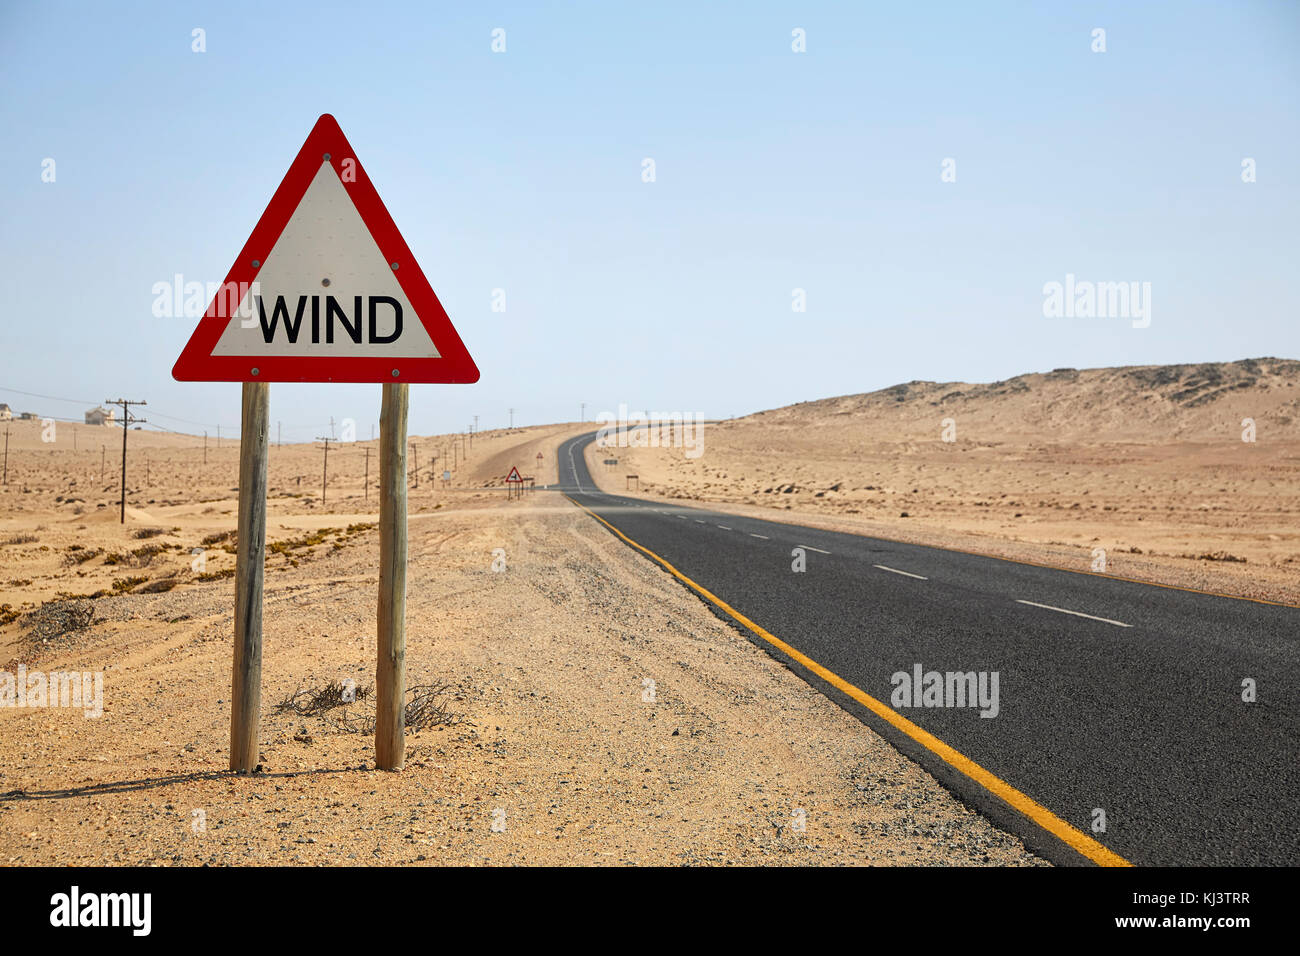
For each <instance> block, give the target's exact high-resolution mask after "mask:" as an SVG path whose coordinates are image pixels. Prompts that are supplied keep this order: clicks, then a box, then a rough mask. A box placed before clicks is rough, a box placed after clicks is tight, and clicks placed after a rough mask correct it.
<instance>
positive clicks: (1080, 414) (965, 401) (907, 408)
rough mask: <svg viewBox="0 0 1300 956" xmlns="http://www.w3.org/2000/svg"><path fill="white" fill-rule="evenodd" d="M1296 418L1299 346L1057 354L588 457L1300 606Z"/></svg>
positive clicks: (733, 496) (912, 532)
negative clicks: (1050, 363) (1080, 361)
mask: <svg viewBox="0 0 1300 956" xmlns="http://www.w3.org/2000/svg"><path fill="white" fill-rule="evenodd" d="M1247 420H1249V421H1247ZM1252 424H1253V435H1252V434H1251V428H1250V426H1251V425H1252ZM1298 426H1300V362H1296V361H1292V360H1285V359H1266V358H1264V359H1254V360H1243V361H1239V362H1229V363H1211V364H1202V365H1180V366H1145V367H1127V368H1106V369H1085V370H1076V369H1057V370H1055V371H1053V372H1048V373H1042V374H1032V375H1021V376H1018V377H1016V378H1013V379H1009V380H1007V381H1003V382H994V383H992V384H981V385H972V384H968V383H963V382H949V383H943V384H940V383H935V382H909V383H906V384H902V385H897V386H894V387H892V388H887V389H883V390H880V391H876V392H869V393H865V394H860V395H849V396H844V397H840V398H827V399H822V400H818V401H810V402H804V403H801V404H798V405H791V406H788V407H785V408H778V409H773V410H771V411H766V412H760V413H758V414H754V415H750V416H747V417H744V418H737V419H734V420H729V421H723V422H719V423H717V424H710V425H705V426H704V431H703V433H702V442H703V443H702V452H701V453H700V454H699V455H698V456H697V457H692V456H691V455H690V454H688V449H687V448H684V447H677V446H676V445H671V444H670V445H669V446H668V447H617V446H613V447H609V448H604V449H597V448H594V447H592V448H589V449H588V464H589V467H590V469H591V473H592V475H593V477H595V478H596V480H597V481H598V482H599V483H600V484H601V485H602V487H603V488H604V489H605V490H607V491H611V492H617V493H620V494H627V493H631V494H634V495H637V494H639V495H640V496H642V497H646V498H652V499H661V500H675V501H686V502H690V501H699V502H708V503H709V504H711V505H713V506H717V507H720V508H722V509H723V510H730V511H734V512H738V513H745V514H751V515H754V516H758V517H764V518H769V519H776V520H789V521H792V522H798V523H802V524H809V525H813V526H818V527H826V528H830V529H834V530H843V531H852V532H856V533H859V534H867V535H874V536H878V537H884V538H890V539H894V540H903V541H911V542H916V543H920V544H930V545H937V546H940V547H950V548H958V549H962V550H969V551H976V552H979V553H982V554H993V555H998V556H1003V557H1008V558H1013V559H1016V560H1023V561H1030V562H1033V563H1041V564H1047V565H1051V566H1055V567H1062V568H1069V569H1072V570H1076V571H1088V572H1100V571H1102V570H1103V569H1104V573H1107V574H1112V575H1117V576H1121V577H1129V578H1136V579H1139V580H1143V581H1149V582H1153V583H1159V584H1164V585H1168V586H1174V587H1190V588H1194V589H1198V590H1207V591H1213V592H1217V593H1224V594H1229V595H1233V596H1241V597H1249V598H1253V599H1259V600H1268V601H1277V602H1281V603H1286V604H1297V605H1300V427H1298ZM663 434H664V438H665V439H667V438H668V434H667V432H664V433H663ZM1243 437H1245V438H1253V440H1250V441H1247V440H1243ZM656 438H657V436H654V435H649V436H648V435H646V434H645V432H641V433H640V435H639V436H637V437H636V438H634V439H630V440H629V445H631V444H632V442H633V441H637V442H646V441H652V440H656ZM945 439H950V440H945ZM611 456H613V457H616V458H617V459H618V462H619V463H618V465H617V466H614V467H608V466H605V465H604V464H602V462H603V461H604V460H605V459H606V458H609V457H611ZM629 474H633V475H637V477H638V482H636V483H629V481H628V479H627V476H628V475H629ZM638 484H639V491H638V490H636V489H637V487H638ZM629 485H630V486H631V487H632V489H633V490H632V491H631V492H629V491H628V490H627V489H628V488H629ZM1103 559H1104V566H1103V564H1102V563H1101V561H1102V560H1103Z"/></svg>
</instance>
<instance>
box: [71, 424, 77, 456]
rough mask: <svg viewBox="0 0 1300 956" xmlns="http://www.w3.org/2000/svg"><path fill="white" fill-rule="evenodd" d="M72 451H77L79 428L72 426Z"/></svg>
mask: <svg viewBox="0 0 1300 956" xmlns="http://www.w3.org/2000/svg"><path fill="white" fill-rule="evenodd" d="M72 450H73V451H76V450H77V426H76V425H73V426H72Z"/></svg>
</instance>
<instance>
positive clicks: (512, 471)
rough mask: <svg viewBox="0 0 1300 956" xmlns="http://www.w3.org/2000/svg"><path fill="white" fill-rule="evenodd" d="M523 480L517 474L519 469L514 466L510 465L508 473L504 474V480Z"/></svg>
mask: <svg viewBox="0 0 1300 956" xmlns="http://www.w3.org/2000/svg"><path fill="white" fill-rule="evenodd" d="M523 480H524V479H523V478H522V477H520V475H519V469H518V468H515V467H514V466H513V465H512V466H511V468H510V474H508V475H506V481H523Z"/></svg>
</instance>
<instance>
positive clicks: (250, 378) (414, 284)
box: [172, 113, 479, 383]
mask: <svg viewBox="0 0 1300 956" xmlns="http://www.w3.org/2000/svg"><path fill="white" fill-rule="evenodd" d="M172 377H173V378H176V379H177V380H179V381H218V382H386V383H393V382H397V383H402V382H408V383H409V382H477V381H478V377H479V372H478V368H477V366H475V364H474V360H473V359H472V358H470V355H469V352H468V351H466V349H465V346H464V344H463V343H462V342H461V340H460V336H459V335H458V334H457V332H456V329H455V327H454V326H453V325H452V324H451V319H450V318H448V316H447V313H446V311H445V310H444V309H443V307H442V303H440V302H439V301H438V297H437V295H435V294H434V291H433V288H432V287H431V286H430V285H429V281H428V280H427V279H426V278H425V277H424V273H423V272H422V271H421V270H420V265H419V263H418V262H416V261H415V256H414V255H412V254H411V250H410V248H408V247H407V245H406V242H405V240H403V239H402V235H401V233H400V232H398V230H397V225H396V224H395V223H394V222H393V218H392V216H390V215H389V214H388V210H387V209H386V208H385V207H384V203H383V200H381V199H380V198H379V193H378V192H376V191H375V187H374V185H373V184H372V183H371V181H370V177H369V176H367V175H366V172H365V170H364V169H363V168H362V166H361V163H360V162H359V161H358V160H357V158H356V154H355V153H354V152H353V150H352V147H351V145H350V144H349V143H348V141H347V138H346V137H345V136H344V135H343V131H342V130H341V129H340V128H339V125H338V123H337V122H336V121H335V119H334V117H333V116H331V115H329V114H328V113H326V114H324V115H323V116H321V117H320V118H319V119H318V120H317V121H316V125H315V126H314V127H313V128H312V131H311V133H310V134H309V135H308V136H307V141H306V142H305V143H303V146H302V149H300V150H299V151H298V156H297V158H296V159H294V161H293V164H292V165H291V166H290V167H289V171H288V173H286V174H285V177H284V181H283V182H282V183H280V188H279V189H277V190H276V191H275V195H274V196H272V197H271V201H270V203H269V204H268V205H267V207H266V212H264V213H263V214H262V218H261V219H259V220H258V223H257V226H256V227H254V229H253V234H252V235H251V236H250V237H249V239H248V242H246V243H245V244H244V248H243V249H242V250H241V251H240V253H239V258H238V259H236V260H235V264H234V265H233V266H231V268H230V273H229V274H228V275H227V276H226V281H225V283H224V284H223V285H222V287H221V288H220V289H219V290H218V291H217V294H216V295H215V296H214V298H213V300H212V302H211V303H210V304H209V305H208V310H207V312H206V313H205V314H204V316H203V318H202V319H201V320H200V321H199V325H198V327H197V328H196V329H195V330H194V333H193V335H192V336H191V337H190V341H189V343H188V344H187V345H186V346H185V350H184V351H183V352H182V353H181V356H180V358H179V359H178V360H177V361H176V366H175V368H173V369H172Z"/></svg>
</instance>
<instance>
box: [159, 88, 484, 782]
mask: <svg viewBox="0 0 1300 956" xmlns="http://www.w3.org/2000/svg"><path fill="white" fill-rule="evenodd" d="M172 376H173V377H174V378H175V379H177V380H178V381H183V382H193V381H199V382H242V383H243V409H242V412H243V414H242V431H241V435H240V464H239V524H238V538H237V543H238V550H237V554H236V565H235V582H236V584H235V650H234V668H233V678H232V693H231V719H230V768H231V769H232V770H237V771H241V772H248V771H252V770H254V769H256V765H257V755H258V726H259V724H260V721H261V676H262V582H263V575H264V571H265V560H266V490H267V444H268V443H267V431H268V428H267V426H268V421H269V417H270V397H269V387H268V386H269V383H270V382H379V383H383V394H382V402H381V413H380V422H379V433H380V435H379V437H380V442H379V487H380V505H379V515H380V520H379V525H380V528H379V551H380V558H379V603H378V614H377V619H378V632H379V654H378V670H377V674H376V681H375V689H376V697H377V700H378V705H377V712H376V718H375V763H376V765H377V766H378V767H380V768H381V769H385V770H400V769H401V767H402V765H403V763H404V762H405V752H406V744H405V737H404V735H405V726H406V721H405V696H406V688H405V685H406V551H407V531H406V448H407V445H406V422H407V414H408V410H409V407H410V395H409V391H408V386H409V385H410V384H411V383H431V382H442V383H453V382H457V383H466V384H469V383H473V382H476V381H478V377H479V372H478V367H477V366H476V365H475V364H474V360H473V359H472V358H471V357H470V354H469V352H468V351H467V350H466V348H465V345H464V343H462V342H461V339H460V335H459V334H458V333H457V332H456V329H455V327H454V326H453V325H452V322H451V319H450V318H449V317H448V315H447V313H446V311H445V310H444V309H443V307H442V303H441V302H439V301H438V297H437V295H436V294H435V293H434V291H433V287H432V286H431V285H430V284H429V281H428V280H427V279H426V278H425V276H424V273H423V271H421V269H420V265H419V263H418V262H416V260H415V256H414V255H413V254H412V253H411V250H410V248H409V247H408V246H407V245H406V241H405V240H404V239H403V238H402V235H401V233H400V232H399V231H398V229H397V225H396V224H395V223H394V222H393V218H392V216H391V215H389V213H388V209H387V208H386V207H385V206H384V203H383V200H381V199H380V198H379V193H378V192H377V191H376V190H375V187H374V184H373V183H372V182H371V181H370V177H369V176H367V175H366V171H365V168H364V167H363V166H362V165H361V161H360V160H359V159H358V158H357V155H356V153H355V152H354V151H353V149H352V146H351V145H350V144H349V143H348V141H347V137H345V136H344V135H343V131H342V130H341V129H340V128H339V125H338V123H337V122H336V121H335V119H334V117H333V116H331V115H329V114H328V113H326V114H325V115H323V116H321V117H320V118H319V119H318V120H317V121H316V125H315V126H314V127H312V130H311V133H310V134H308V136H307V141H306V142H305V143H303V146H302V148H301V149H300V150H299V151H298V155H297V157H296V158H295V159H294V161H293V163H292V164H291V165H290V166H289V171H288V172H287V173H286V174H285V177H284V181H283V182H281V183H280V187H279V188H278V189H277V190H276V191H275V194H274V195H273V196H272V197H271V201H270V203H268V204H267V207H266V211H265V212H264V213H263V214H262V217H261V219H259V220H258V222H257V225H256V226H255V227H254V228H253V232H252V235H250V236H249V237H248V241H247V242H246V243H244V247H243V249H241V250H240V253H239V256H238V258H237V259H236V260H235V263H234V265H233V266H231V268H230V272H229V273H228V274H227V276H226V281H225V282H224V283H222V285H221V287H220V288H219V289H218V291H217V293H216V295H215V296H214V297H213V300H212V302H211V303H210V304H209V305H208V308H207V311H206V312H205V313H204V315H203V317H202V318H201V319H200V320H199V324H198V326H197V328H195V330H194V333H193V334H192V335H191V336H190V340H189V342H188V343H187V344H186V346H185V348H184V350H183V351H182V352H181V355H180V358H179V359H177V361H176V365H175V367H174V368H173V369H172Z"/></svg>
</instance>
